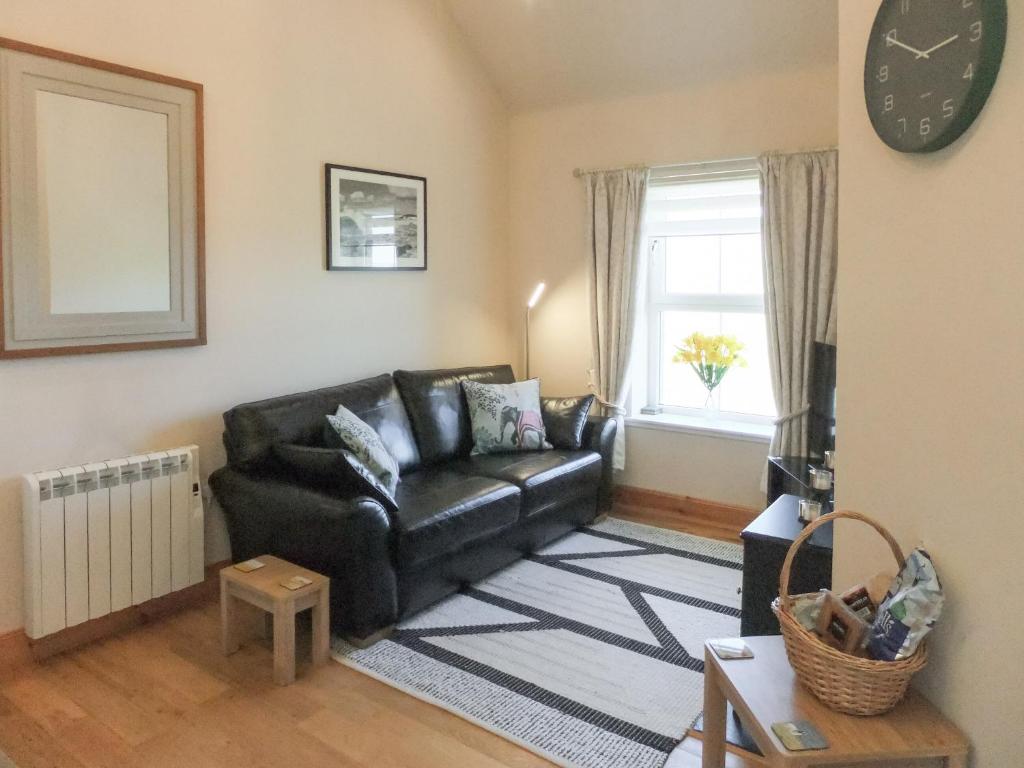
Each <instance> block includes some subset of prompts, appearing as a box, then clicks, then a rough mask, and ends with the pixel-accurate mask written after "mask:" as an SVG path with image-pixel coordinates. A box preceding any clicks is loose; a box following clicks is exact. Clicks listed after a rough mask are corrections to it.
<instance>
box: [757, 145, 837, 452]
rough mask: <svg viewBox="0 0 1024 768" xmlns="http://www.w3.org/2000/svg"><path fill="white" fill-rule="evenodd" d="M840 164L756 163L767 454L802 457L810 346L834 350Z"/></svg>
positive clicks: (812, 157)
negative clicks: (772, 413)
mask: <svg viewBox="0 0 1024 768" xmlns="http://www.w3.org/2000/svg"><path fill="white" fill-rule="evenodd" d="M838 165H839V159H838V156H837V153H836V152H835V151H834V150H831V151H826V152H802V153H797V154H787V155H781V154H772V155H765V156H764V157H762V158H761V159H760V166H761V194H762V198H763V212H762V214H761V230H762V237H763V239H764V282H765V291H764V295H765V312H766V315H767V320H768V357H769V361H770V363H771V370H772V390H773V392H774V394H775V407H776V409H777V410H778V414H779V417H778V419H777V420H776V426H775V435H774V437H773V438H772V444H771V450H770V455H772V456H806V455H807V427H808V420H807V415H808V412H809V411H810V404H809V403H808V397H809V394H810V376H811V363H812V360H811V354H812V350H813V344H814V342H815V341H823V342H827V343H829V344H835V339H836V263H837V260H838V243H837V229H838V191H837V184H838Z"/></svg>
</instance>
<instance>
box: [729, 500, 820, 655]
mask: <svg viewBox="0 0 1024 768" xmlns="http://www.w3.org/2000/svg"><path fill="white" fill-rule="evenodd" d="M799 500H800V497H799V496H795V495H793V494H783V495H781V496H779V497H778V498H777V499H776V500H775V501H774V502H773V503H772V504H771V505H770V506H769V507H768V509H766V510H765V511H764V512H762V513H761V514H760V515H758V516H757V518H756V519H755V520H754V522H752V523H751V524H750V525H748V526H747V527H746V528H744V529H743V533H742V534H740V535H741V537H742V539H743V595H742V599H741V608H740V634H741V635H743V636H748V635H777V634H779V622H778V620H777V619H776V618H775V614H774V613H772V608H771V604H772V601H773V600H774V599H775V598H776V597H778V596H779V574H780V573H781V572H782V563H783V561H784V560H785V559H786V553H787V552H788V551H789V547H790V545H791V544H792V543H793V540H794V539H795V538H796V537H797V536H799V535H800V532H801V531H803V529H804V526H803V524H802V523H801V522H800V520H799V519H798V518H797V503H798V502H799ZM792 576H793V583H792V584H791V585H790V589H789V591H790V594H794V595H796V594H800V593H802V592H817V591H818V590H819V589H831V587H832V524H831V523H828V524H826V525H823V526H821V527H820V528H818V529H817V530H816V531H815V532H814V533H813V534H812V535H811V538H810V539H809V540H808V541H806V542H804V545H803V546H802V547H801V548H800V552H799V553H797V556H796V559H795V560H794V562H793V572H792Z"/></svg>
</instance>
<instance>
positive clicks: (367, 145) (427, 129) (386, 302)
mask: <svg viewBox="0 0 1024 768" xmlns="http://www.w3.org/2000/svg"><path fill="white" fill-rule="evenodd" d="M0 36H5V37H10V38H14V39H19V40H24V41H26V42H31V43H36V44H39V45H44V46H49V47H52V48H57V49H61V50H66V51H71V52H74V53H79V54H84V55H86V56H91V57H94V58H99V59H104V60H108V61H113V62H116V63H119V64H124V65H128V66H132V67H138V68H141V69H148V70H152V71H155V72H159V73H162V74H168V75H175V76H178V77H183V78H186V79H190V80H195V81H198V82H200V83H203V84H204V86H205V97H206V198H207V203H206V232H207V238H206V252H207V311H208V319H209V339H210V343H209V345H208V346H206V347H202V348H195V349H184V350H171V351H153V352H133V353H119V354H105V355H91V356H79V357H63V358H54V359H48V360H35V361H3V362H0V425H2V430H3V438H2V440H0V584H2V585H3V587H2V589H0V632H3V631H5V630H9V629H12V628H16V627H19V626H21V624H22V614H21V592H22V572H21V562H22V553H21V521H20V515H21V510H20V487H19V480H18V476H19V475H20V474H21V473H24V472H28V471H32V470H37V469H46V468H51V467H54V466H61V465H66V464H69V463H72V462H82V461H88V460H92V459H97V458H102V457H106V456H122V455H127V454H129V453H132V452H138V451H140V450H145V449H159V448H163V447H170V446H175V445H180V444H183V443H190V442H197V443H198V444H199V446H200V448H201V457H202V467H203V470H204V473H208V472H209V471H211V470H212V469H214V468H216V467H218V466H220V465H221V464H222V463H223V460H224V457H223V451H222V449H221V445H220V431H221V419H220V413H221V411H223V410H225V409H227V408H229V407H231V406H232V405H234V404H236V403H239V402H243V401H246V400H251V399H255V398H262V397H266V396H271V395H275V394H283V393H287V392H295V391H301V390H303V389H309V388H312V387H316V386H323V385H330V384H336V383H341V382H344V381H348V380H351V379H355V378H358V377H361V376H365V375H372V374H376V373H380V372H382V371H390V370H393V369H394V368H397V367H410V368H415V367H435V366H447V365H456V364H466V365H468V364H475V363H492V362H499V361H505V360H508V359H509V355H510V351H511V350H510V347H509V344H508V320H507V313H506V295H507V288H506V273H507V271H508V270H507V267H506V251H505V247H504V243H505V227H506V221H507V207H506V193H505V189H506V180H505V173H506V169H507V120H508V118H507V115H506V113H505V109H504V107H503V105H502V103H501V102H500V100H499V99H498V97H497V95H496V93H495V92H494V91H493V89H492V87H491V86H490V84H489V82H488V81H487V80H486V79H485V78H484V77H483V76H482V75H481V74H480V73H479V70H478V65H477V64H476V62H475V61H474V60H473V59H472V58H471V56H470V55H469V54H468V52H467V51H466V49H465V46H464V43H463V40H462V38H461V36H460V35H459V33H458V32H457V31H455V29H454V27H453V25H452V24H451V23H450V21H449V19H448V17H447V15H446V13H445V12H444V11H443V10H442V8H441V6H440V5H439V4H438V3H435V2H432V1H429V2H424V1H423V0H374V2H365V1H363V0H303V2H301V3H293V2H287V1H286V0H218V2H209V0H178V1H177V2H173V3H168V2H158V1H157V0H133V1H132V2H130V3H128V2H124V1H123V0H90V2H88V3H81V2H75V0H47V2H45V3H41V2H38V0H3V11H2V13H0ZM324 162H336V163H343V164H349V165H357V166H365V167H369V168H380V169H384V170H394V171H399V172H407V173H414V174H417V175H422V176H426V177H427V179H428V190H429V199H428V202H429V210H428V216H429V234H430V242H429V267H430V268H429V270H428V271H427V272H425V273H392V274H367V273H357V272H348V273H345V272H342V273H327V272H326V271H325V270H324V267H323V261H324V246H323V212H322V205H323V202H322V201H323V180H322V164H323V163H324ZM207 554H208V558H210V559H218V558H220V557H223V556H224V555H225V553H224V552H223V551H208V553H207Z"/></svg>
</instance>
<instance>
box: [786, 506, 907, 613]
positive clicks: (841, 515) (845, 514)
mask: <svg viewBox="0 0 1024 768" xmlns="http://www.w3.org/2000/svg"><path fill="white" fill-rule="evenodd" d="M841 519H847V520H859V521H860V522H862V523H867V524H868V525H870V526H871V527H872V528H874V529H875V530H876V531H877V532H878V535H879V536H881V537H882V538H883V539H885V540H886V542H887V543H888V544H889V548H890V549H891V550H892V554H893V557H895V558H896V563H897V565H898V566H899V569H900V570H903V566H904V565H905V564H906V558H904V557H903V550H902V549H900V545H899V543H898V542H897V541H896V539H894V538H893V536H892V534H891V533H889V532H888V531H887V530H886V529H885V528H884V527H883V526H882V524H881V523H878V522H876V521H874V520H872V519H871V518H870V517H868V516H867V515H864V514H861V513H860V512H852V511H838V512H830V513H829V514H827V515H822V516H821V517H819V518H818V519H817V520H815V521H813V522H812V523H810V524H809V525H807V527H806V528H804V529H803V530H802V531H801V532H800V535H799V536H797V537H796V538H795V539H793V543H792V544H791V545H790V547H789V551H788V552H787V553H786V560H785V562H784V563H783V564H782V572H781V573H780V574H779V607H780V608H786V609H787V610H788V609H789V608H790V606H791V605H792V601H791V600H790V597H789V576H790V571H791V570H792V567H793V558H794V557H796V553H797V551H798V550H799V549H800V547H801V545H803V543H804V542H805V541H807V540H808V539H809V538H811V534H813V533H814V531H815V530H817V529H818V528H820V527H821V526H823V525H825V523H830V522H832V521H833V520H841Z"/></svg>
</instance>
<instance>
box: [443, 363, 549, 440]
mask: <svg viewBox="0 0 1024 768" xmlns="http://www.w3.org/2000/svg"><path fill="white" fill-rule="evenodd" d="M462 390H463V391H464V392H465V393H466V402H467V403H468V404H469V420H470V422H471V423H472V425H473V450H472V451H471V453H474V454H481V453H502V452H506V451H543V450H548V449H549V448H551V444H550V443H549V442H548V441H547V435H546V434H545V432H544V419H543V417H542V416H541V411H540V380H539V379H530V380H529V381H517V382H516V383H514V384H480V383H478V382H475V381H464V382H462Z"/></svg>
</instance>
